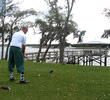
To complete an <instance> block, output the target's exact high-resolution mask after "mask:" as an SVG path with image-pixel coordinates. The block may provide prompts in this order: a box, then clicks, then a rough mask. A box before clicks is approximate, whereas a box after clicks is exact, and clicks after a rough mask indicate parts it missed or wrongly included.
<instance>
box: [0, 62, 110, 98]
mask: <svg viewBox="0 0 110 100" xmlns="http://www.w3.org/2000/svg"><path fill="white" fill-rule="evenodd" d="M7 69H8V68H7V61H0V86H9V87H11V89H12V90H10V91H8V90H7V91H6V90H3V89H0V100H110V67H101V66H80V65H61V64H51V63H35V62H25V69H26V72H25V79H26V80H28V81H30V83H28V84H18V82H19V76H20V75H19V73H17V71H16V68H15V73H14V75H15V77H16V81H15V82H9V74H10V73H9V72H8V70H7ZM50 70H53V71H54V72H53V73H49V71H50Z"/></svg>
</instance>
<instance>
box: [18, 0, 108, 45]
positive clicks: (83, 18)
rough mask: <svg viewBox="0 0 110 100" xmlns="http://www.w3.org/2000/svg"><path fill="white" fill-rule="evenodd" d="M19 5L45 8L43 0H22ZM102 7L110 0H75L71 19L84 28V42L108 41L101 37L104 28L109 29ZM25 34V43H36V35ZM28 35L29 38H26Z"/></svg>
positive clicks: (39, 8)
mask: <svg viewBox="0 0 110 100" xmlns="http://www.w3.org/2000/svg"><path fill="white" fill-rule="evenodd" d="M22 1H24V2H23V4H22V5H21V6H20V7H21V8H23V9H27V8H34V9H35V10H36V11H43V10H45V6H46V5H45V2H44V0H22ZM104 8H110V0H76V2H75V4H74V6H73V11H72V13H73V20H74V21H75V22H76V23H77V24H78V25H79V29H80V30H86V35H85V37H84V42H88V41H102V42H108V43H110V38H108V39H101V38H100V37H101V35H102V34H103V31H104V29H110V21H109V20H108V19H107V18H106V17H105V16H104V15H103V14H102V13H103V10H104ZM31 34H32V32H31V31H29V33H28V34H27V43H29V42H30V41H31V42H32V40H33V43H36V42H38V41H39V38H38V39H37V40H36V37H39V36H38V35H37V36H33V35H31ZM28 37H29V38H28ZM76 41H77V39H75V40H72V36H71V35H70V36H69V37H68V42H71V43H76Z"/></svg>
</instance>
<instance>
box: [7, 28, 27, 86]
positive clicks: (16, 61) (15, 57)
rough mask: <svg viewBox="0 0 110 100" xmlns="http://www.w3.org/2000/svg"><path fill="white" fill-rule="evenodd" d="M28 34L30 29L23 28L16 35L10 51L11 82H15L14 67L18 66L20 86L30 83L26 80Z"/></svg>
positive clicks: (13, 37) (9, 69)
mask: <svg viewBox="0 0 110 100" xmlns="http://www.w3.org/2000/svg"><path fill="white" fill-rule="evenodd" d="M27 32H28V27H22V28H21V30H20V31H19V32H16V33H14V34H13V36H12V41H11V44H10V50H9V59H8V71H9V72H10V81H15V78H14V75H13V72H14V65H16V68H17V72H18V73H20V84H25V83H28V81H26V80H24V56H25V48H26V46H25V45H26V33H27Z"/></svg>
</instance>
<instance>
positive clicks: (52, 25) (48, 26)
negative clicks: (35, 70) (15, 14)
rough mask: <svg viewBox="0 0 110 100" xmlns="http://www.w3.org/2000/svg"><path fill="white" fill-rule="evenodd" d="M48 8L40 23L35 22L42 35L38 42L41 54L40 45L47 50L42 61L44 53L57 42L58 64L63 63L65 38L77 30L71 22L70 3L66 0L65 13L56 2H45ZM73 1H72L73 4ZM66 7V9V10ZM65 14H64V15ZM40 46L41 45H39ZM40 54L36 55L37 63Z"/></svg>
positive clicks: (56, 0) (49, 0) (75, 25)
mask: <svg viewBox="0 0 110 100" xmlns="http://www.w3.org/2000/svg"><path fill="white" fill-rule="evenodd" d="M45 1H46V3H47V4H48V6H49V10H48V13H46V14H44V16H45V17H43V19H42V21H41V20H40V21H39V20H37V21H36V23H37V25H38V24H39V29H40V33H41V34H42V35H41V36H42V38H41V40H40V49H39V52H41V47H42V45H47V43H48V47H47V50H46V51H45V53H44V55H43V59H42V60H45V56H46V53H47V51H48V49H49V48H50V46H51V43H52V41H53V40H57V41H59V48H60V63H63V55H64V54H63V53H64V48H65V43H66V37H67V36H68V35H69V34H71V33H73V34H74V33H75V32H76V30H77V24H76V23H75V22H74V21H73V20H72V16H71V15H70V12H71V10H72V6H71V7H70V2H69V1H68V0H67V4H68V5H67V6H66V7H65V8H66V11H64V10H63V7H61V6H58V0H45ZM73 2H74V0H72V4H73ZM67 7H70V8H68V10H67ZM65 12H66V13H65ZM41 44H42V45H41ZM39 56H40V53H38V55H37V61H39Z"/></svg>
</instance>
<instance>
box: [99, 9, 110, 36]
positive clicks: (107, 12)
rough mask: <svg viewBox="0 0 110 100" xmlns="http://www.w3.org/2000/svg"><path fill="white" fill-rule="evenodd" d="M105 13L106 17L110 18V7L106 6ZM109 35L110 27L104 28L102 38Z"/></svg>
mask: <svg viewBox="0 0 110 100" xmlns="http://www.w3.org/2000/svg"><path fill="white" fill-rule="evenodd" d="M103 14H104V15H105V17H107V18H108V19H110V9H109V8H105V9H104V11H103ZM109 36H110V29H108V30H104V33H103V34H102V36H101V38H108V37H109Z"/></svg>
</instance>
